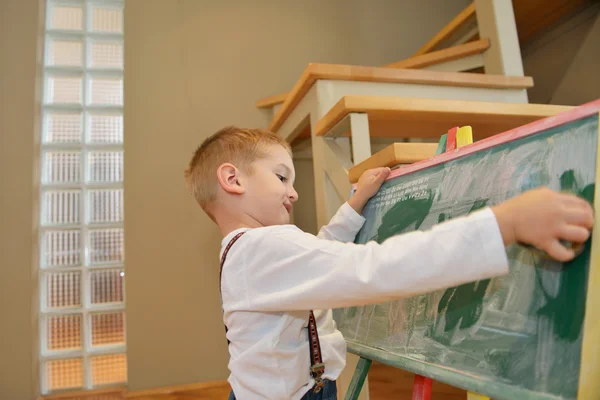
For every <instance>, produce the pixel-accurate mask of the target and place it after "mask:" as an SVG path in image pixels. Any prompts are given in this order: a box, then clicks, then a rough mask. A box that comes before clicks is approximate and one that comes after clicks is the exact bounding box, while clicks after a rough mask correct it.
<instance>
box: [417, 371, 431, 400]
mask: <svg viewBox="0 0 600 400" xmlns="http://www.w3.org/2000/svg"><path fill="white" fill-rule="evenodd" d="M432 385H433V381H432V380H431V379H430V378H426V377H424V376H421V375H415V383H414V385H413V393H412V400H429V399H431V386H432Z"/></svg>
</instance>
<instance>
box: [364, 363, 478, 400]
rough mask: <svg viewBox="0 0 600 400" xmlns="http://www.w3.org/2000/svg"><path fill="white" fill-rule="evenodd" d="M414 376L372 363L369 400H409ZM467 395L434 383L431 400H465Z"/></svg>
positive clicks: (461, 391) (453, 388)
mask: <svg viewBox="0 0 600 400" xmlns="http://www.w3.org/2000/svg"><path fill="white" fill-rule="evenodd" d="M414 379H415V375H414V374H412V373H410V372H406V371H402V370H400V369H397V368H392V367H388V366H387V365H383V364H380V363H378V362H376V361H373V364H372V365H371V369H370V370H369V390H370V392H369V394H370V400H389V399H394V400H411V399H412V386H413V381H414ZM466 398H467V393H466V392H465V391H464V390H462V389H457V388H455V387H452V386H448V385H445V384H443V383H439V382H434V383H433V390H432V392H431V399H432V400H466Z"/></svg>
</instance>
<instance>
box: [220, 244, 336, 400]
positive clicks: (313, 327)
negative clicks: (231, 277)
mask: <svg viewBox="0 0 600 400" xmlns="http://www.w3.org/2000/svg"><path fill="white" fill-rule="evenodd" d="M244 233H245V232H240V233H238V234H237V235H235V236H234V237H233V238H232V239H231V240H230V241H229V243H228V244H227V247H225V250H224V251H223V256H221V266H220V268H219V292H221V280H222V277H223V265H224V264H225V259H226V258H227V253H229V250H230V249H231V247H232V246H233V245H234V244H235V242H237V240H238V239H239V238H240V237H241V236H242V235H243V234H244ZM221 294H222V292H221ZM307 328H308V329H307V330H308V347H309V350H310V364H311V366H310V376H311V377H312V378H313V379H314V380H315V388H314V391H315V393H318V392H320V391H321V389H322V388H323V386H324V385H325V383H324V382H323V373H324V372H325V364H323V357H322V356H321V343H320V341H319V333H318V332H317V321H316V320H315V315H314V313H313V312H312V310H311V311H310V313H309V315H308V327H307ZM225 335H227V325H225ZM227 344H228V345H229V344H230V342H229V339H227Z"/></svg>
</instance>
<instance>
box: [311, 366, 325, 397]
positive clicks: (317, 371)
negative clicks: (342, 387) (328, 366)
mask: <svg viewBox="0 0 600 400" xmlns="http://www.w3.org/2000/svg"><path fill="white" fill-rule="evenodd" d="M324 372H325V364H322V363H320V364H315V365H313V366H311V367H310V376H311V377H312V378H314V380H315V388H314V389H313V391H314V392H315V393H319V392H320V391H321V389H322V388H323V386H325V382H323V378H322V376H323V373H324Z"/></svg>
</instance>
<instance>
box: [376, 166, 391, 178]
mask: <svg viewBox="0 0 600 400" xmlns="http://www.w3.org/2000/svg"><path fill="white" fill-rule="evenodd" d="M389 175H390V169H389V168H381V170H380V171H379V172H378V174H377V178H378V179H379V180H380V181H384V180H385V178H387V177H388V176H389Z"/></svg>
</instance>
